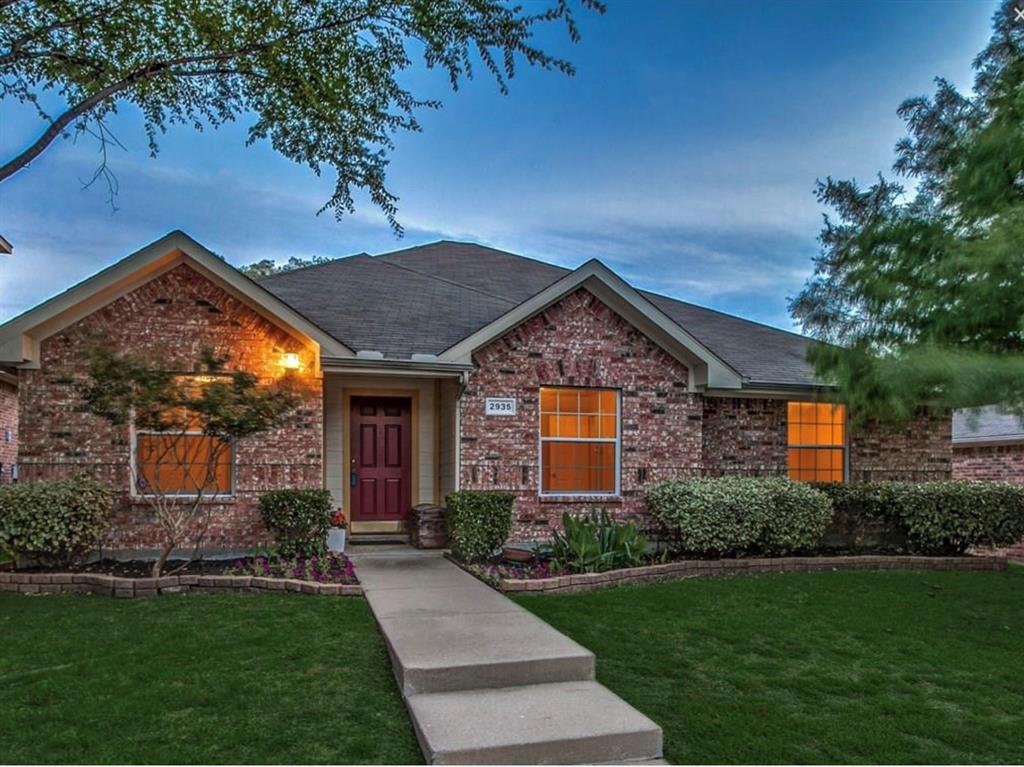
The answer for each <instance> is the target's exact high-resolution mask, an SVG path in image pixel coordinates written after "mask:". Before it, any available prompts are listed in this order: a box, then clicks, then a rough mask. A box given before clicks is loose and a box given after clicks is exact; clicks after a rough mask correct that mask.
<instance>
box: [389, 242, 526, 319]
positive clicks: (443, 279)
mask: <svg viewBox="0 0 1024 767" xmlns="http://www.w3.org/2000/svg"><path fill="white" fill-rule="evenodd" d="M396 252H397V251H396ZM513 255H515V254H513ZM370 258H372V259H373V260H374V261H377V262H379V263H381V264H383V265H384V266H390V267H391V268H392V269H402V270H404V271H406V272H411V273H412V274H418V275H420V276H421V277H429V278H430V279H432V280H437V281H438V282H444V283H446V284H448V285H454V286H455V287H457V288H463V289H464V290H471V291H473V292H474V293H479V294H480V295H482V296H487V297H488V298H496V299H497V300H499V301H504V302H505V303H506V304H510V305H512V306H513V307H515V306H518V304H517V303H516V302H515V301H513V300H512V299H511V298H508V297H507V296H499V295H498V294H497V293H488V292H487V291H486V290H480V288H474V287H473V286H472V285H467V284H465V283H464V282H458V281H457V280H449V279H448V278H447V277H438V276H437V275H436V274H430V272H423V271H420V270H419V269H413V268H412V267H411V266H406V265H405V264H393V263H391V262H390V261H385V260H383V259H381V257H380V256H370Z"/></svg>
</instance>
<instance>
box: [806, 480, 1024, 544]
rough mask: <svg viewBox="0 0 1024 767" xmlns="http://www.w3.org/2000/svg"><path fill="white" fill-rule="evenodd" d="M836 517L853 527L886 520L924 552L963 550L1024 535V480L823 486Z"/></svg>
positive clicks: (882, 524) (1011, 540) (864, 526)
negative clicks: (1022, 483) (1023, 484)
mask: <svg viewBox="0 0 1024 767" xmlns="http://www.w3.org/2000/svg"><path fill="white" fill-rule="evenodd" d="M821 490H823V491H824V492H826V493H827V494H828V495H829V496H831V498H832V502H833V504H834V506H835V510H836V516H837V518H840V517H841V518H843V519H844V520H846V522H847V524H849V525H851V526H852V527H853V528H855V529H856V528H860V529H865V528H868V527H870V526H878V525H881V526H884V527H885V528H887V529H889V530H892V531H894V532H896V533H898V534H900V535H902V536H903V537H905V539H906V545H907V547H908V548H909V549H910V550H911V551H913V552H915V553H919V554H938V555H943V554H962V553H963V552H965V551H967V550H968V549H969V548H971V547H972V546H1009V545H1011V544H1013V543H1016V542H1018V541H1020V540H1022V539H1024V486H1021V485H1011V484H1007V483H1000V482H966V481H948V482H923V483H917V482H868V483H864V484H857V485H835V486H831V487H822V488H821Z"/></svg>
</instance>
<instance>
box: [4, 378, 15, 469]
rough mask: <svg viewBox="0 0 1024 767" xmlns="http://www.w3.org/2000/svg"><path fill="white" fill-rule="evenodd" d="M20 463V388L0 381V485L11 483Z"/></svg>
mask: <svg viewBox="0 0 1024 767" xmlns="http://www.w3.org/2000/svg"><path fill="white" fill-rule="evenodd" d="M17 462H18V386H17V385H16V384H13V383H9V382H7V381H0V484H4V483H6V482H10V481H11V479H12V474H13V471H14V466H15V464H16V463H17Z"/></svg>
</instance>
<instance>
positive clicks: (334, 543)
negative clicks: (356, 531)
mask: <svg viewBox="0 0 1024 767" xmlns="http://www.w3.org/2000/svg"><path fill="white" fill-rule="evenodd" d="M327 550H328V551H344V550H345V528H344V527H329V528H327Z"/></svg>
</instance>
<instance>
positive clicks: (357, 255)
mask: <svg viewBox="0 0 1024 767" xmlns="http://www.w3.org/2000/svg"><path fill="white" fill-rule="evenodd" d="M364 256H365V257H366V258H373V256H371V255H370V254H369V253H367V252H366V251H365V250H364V251H362V252H361V253H352V254H351V255H348V256H338V257H337V258H329V259H327V260H326V261H322V262H320V263H319V264H306V265H305V266H298V267H296V268H294V269H286V270H285V271H283V272H274V273H273V274H268V275H267V276H266V277H261V278H260V279H258V280H253V282H255V283H262V282H264V281H266V280H270V279H273V278H274V277H281V276H283V275H285V274H295V273H296V272H305V271H307V270H309V269H317V268H319V267H321V266H331V265H332V264H336V263H338V262H339V261H348V260H350V259H353V258H361V257H364ZM274 263H275V264H276V263H277V261H276V260H275V261H274ZM235 268H236V269H238V270H239V271H241V267H237V266H236V267H235ZM246 276H248V275H246ZM250 279H252V278H251V277H250Z"/></svg>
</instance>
